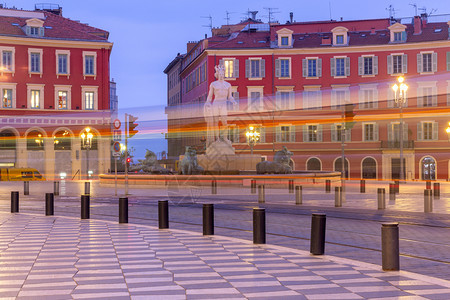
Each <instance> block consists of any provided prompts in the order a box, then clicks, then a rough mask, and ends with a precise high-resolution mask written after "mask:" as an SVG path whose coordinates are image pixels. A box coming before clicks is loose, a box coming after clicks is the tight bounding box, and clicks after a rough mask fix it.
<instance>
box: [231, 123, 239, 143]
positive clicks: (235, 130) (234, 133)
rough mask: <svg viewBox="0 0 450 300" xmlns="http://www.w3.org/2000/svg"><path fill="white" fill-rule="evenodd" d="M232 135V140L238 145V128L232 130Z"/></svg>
mask: <svg viewBox="0 0 450 300" xmlns="http://www.w3.org/2000/svg"><path fill="white" fill-rule="evenodd" d="M233 135H234V140H235V143H239V142H240V141H239V127H237V126H235V127H234V129H233Z"/></svg>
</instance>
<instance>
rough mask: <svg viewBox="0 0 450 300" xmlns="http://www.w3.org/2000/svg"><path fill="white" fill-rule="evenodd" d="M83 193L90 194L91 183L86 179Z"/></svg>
mask: <svg viewBox="0 0 450 300" xmlns="http://www.w3.org/2000/svg"><path fill="white" fill-rule="evenodd" d="M84 194H85V195H90V194H91V183H90V182H89V181H86V182H85V183H84Z"/></svg>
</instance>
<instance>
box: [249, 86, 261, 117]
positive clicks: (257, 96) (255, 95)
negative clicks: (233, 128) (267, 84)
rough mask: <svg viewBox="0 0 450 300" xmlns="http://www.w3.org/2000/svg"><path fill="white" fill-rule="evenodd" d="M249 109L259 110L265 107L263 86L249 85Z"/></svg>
mask: <svg viewBox="0 0 450 300" xmlns="http://www.w3.org/2000/svg"><path fill="white" fill-rule="evenodd" d="M247 89H248V92H247V97H248V100H247V101H248V103H247V109H248V110H249V111H258V110H260V109H262V108H263V101H262V100H263V87H260V86H256V87H255V86H253V87H247Z"/></svg>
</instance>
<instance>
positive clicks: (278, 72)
mask: <svg viewBox="0 0 450 300" xmlns="http://www.w3.org/2000/svg"><path fill="white" fill-rule="evenodd" d="M275 77H281V67H280V60H279V59H275Z"/></svg>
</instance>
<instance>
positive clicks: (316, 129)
mask: <svg viewBox="0 0 450 300" xmlns="http://www.w3.org/2000/svg"><path fill="white" fill-rule="evenodd" d="M303 141H304V142H321V141H322V125H316V124H311V125H304V126H303Z"/></svg>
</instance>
